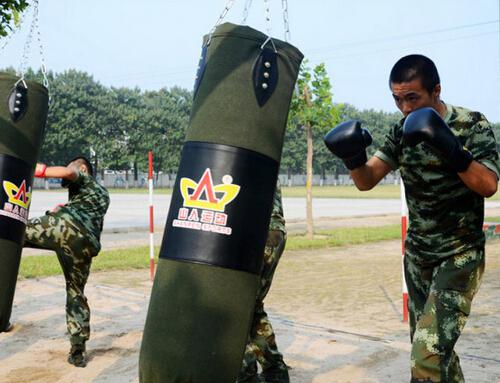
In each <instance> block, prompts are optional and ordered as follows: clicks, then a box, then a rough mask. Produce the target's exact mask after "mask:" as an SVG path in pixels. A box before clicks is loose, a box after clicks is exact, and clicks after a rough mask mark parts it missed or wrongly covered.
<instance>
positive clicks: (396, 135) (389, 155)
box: [374, 124, 402, 170]
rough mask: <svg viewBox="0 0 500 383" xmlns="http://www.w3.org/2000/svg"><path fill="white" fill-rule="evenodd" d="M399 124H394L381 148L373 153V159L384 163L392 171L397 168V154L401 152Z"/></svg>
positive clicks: (400, 129)
mask: <svg viewBox="0 0 500 383" xmlns="http://www.w3.org/2000/svg"><path fill="white" fill-rule="evenodd" d="M401 137H402V128H401V124H395V125H394V126H393V127H392V129H391V130H390V131H389V133H388V134H387V135H386V136H385V141H384V143H383V144H382V146H381V147H380V148H379V149H378V150H377V151H376V152H375V154H374V157H377V158H380V159H381V160H382V161H384V162H386V163H387V164H388V165H389V166H390V167H391V168H392V170H396V169H397V168H399V153H400V151H401Z"/></svg>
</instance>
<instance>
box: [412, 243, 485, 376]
mask: <svg viewBox="0 0 500 383" xmlns="http://www.w3.org/2000/svg"><path fill="white" fill-rule="evenodd" d="M416 259H418V258H417V257H416V256H415V255H414V254H410V253H408V251H407V252H406V254H405V257H404V265H405V278H406V284H407V286H408V297H409V303H408V309H409V314H410V315H409V317H410V336H411V340H412V350H411V374H412V382H443V383H444V382H446V383H461V382H464V376H463V374H462V369H461V368H460V361H459V358H458V356H457V354H456V353H455V351H453V348H454V346H455V343H456V342H457V340H458V337H459V336H460V333H461V332H462V329H463V328H464V326H465V323H466V321H467V318H468V317H469V314H470V310H471V304H472V299H473V297H474V295H475V294H476V292H477V291H478V289H479V286H480V284H481V278H482V275H483V271H484V248H480V249H473V250H468V251H466V252H464V253H462V254H459V255H455V256H452V257H450V258H447V259H444V260H441V261H440V262H439V263H437V264H433V265H429V264H426V265H422V264H421V263H420V262H418V261H416Z"/></svg>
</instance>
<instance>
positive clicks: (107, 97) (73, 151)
mask: <svg viewBox="0 0 500 383" xmlns="http://www.w3.org/2000/svg"><path fill="white" fill-rule="evenodd" d="M4 71H7V72H10V73H14V69H12V68H7V69H4ZM26 77H27V78H28V79H37V80H38V81H41V80H42V75H41V73H40V72H36V73H35V72H33V71H32V70H28V72H27V74H26ZM48 77H49V82H50V92H51V98H52V101H51V106H50V109H49V115H48V122H47V128H46V133H45V139H44V144H43V147H42V151H41V158H40V160H41V161H43V162H46V163H47V164H51V165H53V164H62V163H65V162H66V161H68V160H69V159H71V158H73V157H75V156H76V155H80V154H83V155H86V156H89V157H92V156H91V153H92V152H95V153H96V159H97V162H98V165H99V166H98V167H99V169H113V170H125V171H129V170H136V171H137V170H142V171H145V170H146V169H147V158H148V151H149V150H152V151H153V153H154V167H155V169H156V170H158V171H163V172H166V173H167V172H168V173H175V172H176V171H177V168H178V165H179V160H180V152H181V149H182V144H183V143H184V139H185V134H186V129H187V127H188V124H189V113H190V110H191V105H192V94H191V92H190V91H188V90H186V89H182V88H177V87H173V88H169V89H167V88H162V89H159V90H157V91H141V90H140V89H138V88H134V89H130V88H113V87H106V86H104V85H102V84H100V83H99V82H98V81H96V80H95V79H94V78H93V77H92V76H91V75H89V74H87V73H85V72H81V71H77V70H73V69H72V70H68V71H65V72H62V73H52V72H50V73H48ZM306 84H307V86H308V87H309V89H310V92H311V107H310V108H305V102H304V101H305V100H304V97H303V96H304V95H303V91H299V93H297V92H294V95H293V97H292V102H291V107H290V113H289V118H288V126H287V129H286V132H285V141H284V146H283V155H282V161H281V173H282V174H284V173H288V174H305V173H306V151H307V148H306V133H305V129H304V125H305V124H306V123H310V124H311V127H312V133H313V147H314V157H313V170H314V174H322V175H338V174H347V169H345V167H344V164H343V163H342V161H341V160H339V159H337V158H336V157H334V156H333V155H332V154H331V153H330V152H329V151H328V150H326V148H325V145H324V144H323V136H324V135H325V133H326V132H327V131H328V130H329V129H331V128H332V127H334V126H335V125H336V124H338V123H339V122H340V121H346V120H350V119H357V120H360V121H362V124H363V126H364V127H366V128H368V130H369V131H370V133H371V134H372V136H373V144H372V145H371V146H369V147H368V153H369V155H372V154H373V153H374V151H375V150H376V149H377V148H378V147H380V145H381V144H382V142H383V140H384V137H385V135H386V134H387V132H388V131H389V129H390V128H391V127H392V125H393V124H394V123H396V122H397V121H399V120H400V119H401V118H402V115H401V114H400V113H399V112H397V113H387V112H383V111H376V110H373V109H370V110H359V109H357V108H356V107H354V106H352V105H349V104H338V103H337V104H335V103H333V99H332V91H331V82H330V79H329V77H328V75H327V73H326V71H325V70H324V67H323V66H322V65H319V66H317V67H315V68H313V69H311V68H308V67H307V66H304V67H303V68H302V69H301V73H300V76H299V86H298V89H299V90H300V89H302V90H303V89H304V86H305V85H306ZM493 130H494V132H495V137H497V139H498V138H499V137H500V123H496V124H493ZM499 149H500V141H499ZM94 160H95V159H94Z"/></svg>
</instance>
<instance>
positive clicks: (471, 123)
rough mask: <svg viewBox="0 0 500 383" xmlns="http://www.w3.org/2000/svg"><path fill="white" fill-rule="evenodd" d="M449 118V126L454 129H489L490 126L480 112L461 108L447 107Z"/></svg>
mask: <svg viewBox="0 0 500 383" xmlns="http://www.w3.org/2000/svg"><path fill="white" fill-rule="evenodd" d="M449 107H450V108H451V117H450V121H449V124H450V125H451V126H453V127H454V128H455V129H460V130H461V129H471V128H473V127H474V128H489V126H490V124H489V122H488V120H487V119H486V117H485V116H484V114H482V113H481V112H478V111H475V110H471V109H468V108H465V107H463V106H456V105H449Z"/></svg>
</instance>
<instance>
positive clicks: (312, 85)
mask: <svg viewBox="0 0 500 383" xmlns="http://www.w3.org/2000/svg"><path fill="white" fill-rule="evenodd" d="M298 90H299V91H298V94H296V95H295V96H294V97H293V98H292V103H291V109H290V119H289V122H290V125H291V129H292V130H293V129H297V128H298V127H299V126H301V127H303V131H304V132H305V133H306V172H307V180H306V218H307V234H306V235H307V237H308V238H312V236H313V216H312V175H313V159H314V151H315V150H318V151H319V150H321V149H320V148H321V147H322V146H324V145H323V143H321V146H320V147H318V145H316V147H317V148H315V147H314V136H316V137H321V138H322V137H323V135H324V133H326V131H327V130H328V129H329V128H331V127H332V126H334V125H335V124H336V123H337V122H338V120H339V111H338V107H337V106H335V105H334V104H333V102H332V94H331V84H330V79H329V78H328V75H327V72H326V69H325V65H324V64H319V65H318V66H316V67H315V68H314V70H313V73H311V69H310V68H309V67H308V66H307V62H305V63H304V64H303V65H302V66H301V69H300V73H299V78H298ZM321 141H322V140H321ZM288 142H289V141H287V143H288ZM287 160H288V162H289V163H292V161H291V160H290V159H287ZM322 161H323V163H324V164H325V165H326V164H327V163H328V161H329V159H327V158H326V156H324V157H323V159H322Z"/></svg>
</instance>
